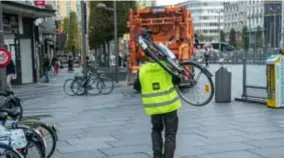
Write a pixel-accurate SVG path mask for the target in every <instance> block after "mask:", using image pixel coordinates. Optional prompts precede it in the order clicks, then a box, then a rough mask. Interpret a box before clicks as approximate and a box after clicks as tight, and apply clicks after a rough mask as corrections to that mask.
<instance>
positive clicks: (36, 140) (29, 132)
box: [5, 122, 46, 157]
mask: <svg viewBox="0 0 284 158" xmlns="http://www.w3.org/2000/svg"><path fill="white" fill-rule="evenodd" d="M5 127H6V128H7V129H22V130H23V131H24V133H25V136H26V139H27V141H28V142H29V141H32V143H33V144H36V146H37V147H36V148H37V150H40V153H39V155H43V156H44V157H45V152H46V148H45V146H44V142H43V141H44V139H43V137H42V136H41V134H39V133H38V132H36V130H35V129H34V128H32V127H31V126H29V125H26V124H23V123H22V122H17V123H16V124H12V125H11V126H9V127H8V126H5ZM26 148H27V147H26ZM20 150H21V151H22V155H25V153H24V152H27V151H25V150H27V149H20Z"/></svg>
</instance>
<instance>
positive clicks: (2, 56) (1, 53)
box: [0, 48, 11, 67]
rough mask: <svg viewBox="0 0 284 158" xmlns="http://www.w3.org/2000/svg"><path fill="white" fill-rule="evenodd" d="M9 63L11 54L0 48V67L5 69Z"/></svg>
mask: <svg viewBox="0 0 284 158" xmlns="http://www.w3.org/2000/svg"><path fill="white" fill-rule="evenodd" d="M10 62H11V53H10V52H9V51H8V50H7V49H5V48H0V67H5V66H7V65H8V64H10Z"/></svg>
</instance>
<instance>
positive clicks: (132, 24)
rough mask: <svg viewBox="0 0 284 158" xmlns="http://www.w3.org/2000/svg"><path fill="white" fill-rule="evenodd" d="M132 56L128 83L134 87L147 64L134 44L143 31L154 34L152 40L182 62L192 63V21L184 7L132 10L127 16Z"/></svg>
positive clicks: (128, 66)
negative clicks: (188, 61) (143, 65)
mask: <svg viewBox="0 0 284 158" xmlns="http://www.w3.org/2000/svg"><path fill="white" fill-rule="evenodd" d="M128 28H129V31H130V35H129V36H130V37H129V56H128V65H127V71H128V74H127V82H128V84H129V85H133V84H134V83H135V80H136V79H137V73H138V71H139V68H140V65H141V64H143V62H145V61H146V60H147V58H145V55H144V53H143V51H142V50H141V49H140V48H139V46H138V44H137V42H136V41H135V36H136V35H137V33H138V32H139V31H140V30H141V28H147V29H150V30H151V31H152V32H155V34H154V35H153V39H154V41H156V42H161V43H163V44H166V43H167V42H168V40H169V39H170V38H171V37H172V36H173V37H174V40H173V42H171V43H170V44H169V45H168V48H169V49H170V50H171V51H173V52H174V53H175V55H176V57H177V59H179V60H180V61H186V60H190V59H191V57H192V55H193V53H194V30H193V24H192V17H191V13H190V11H189V10H187V9H186V8H185V7H173V6H161V7H151V8H141V9H137V10H130V11H129V14H128Z"/></svg>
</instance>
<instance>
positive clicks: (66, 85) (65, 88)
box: [63, 79, 75, 96]
mask: <svg viewBox="0 0 284 158" xmlns="http://www.w3.org/2000/svg"><path fill="white" fill-rule="evenodd" d="M73 80H74V79H66V80H65V82H64V84H63V91H64V93H65V94H67V95H68V96H74V95H75V93H74V92H73V91H72V82H73ZM68 82H71V86H70V90H71V92H72V94H70V93H67V89H69V87H68V84H67V83H68Z"/></svg>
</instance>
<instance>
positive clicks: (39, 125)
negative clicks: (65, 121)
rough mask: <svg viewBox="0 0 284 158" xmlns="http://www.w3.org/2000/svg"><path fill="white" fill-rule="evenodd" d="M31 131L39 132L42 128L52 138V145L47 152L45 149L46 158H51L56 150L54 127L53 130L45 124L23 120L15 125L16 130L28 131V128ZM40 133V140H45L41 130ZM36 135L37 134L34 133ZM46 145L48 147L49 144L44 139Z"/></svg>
mask: <svg viewBox="0 0 284 158" xmlns="http://www.w3.org/2000/svg"><path fill="white" fill-rule="evenodd" d="M28 127H30V128H32V129H36V130H40V128H43V129H44V130H45V132H47V133H48V134H49V135H50V136H51V138H52V143H51V144H52V145H51V148H50V150H48V148H46V149H45V155H46V157H47V158H49V157H51V156H52V155H53V153H54V151H55V149H56V145H57V134H56V130H55V127H54V129H53V128H52V127H50V126H48V125H47V124H45V123H42V122H40V121H38V120H24V121H21V122H18V123H17V128H21V129H25V130H29V128H28ZM40 133H41V134H43V135H42V139H45V133H43V131H42V130H40ZM35 134H37V133H35ZM45 142H46V145H50V143H49V142H47V140H46V139H45Z"/></svg>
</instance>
